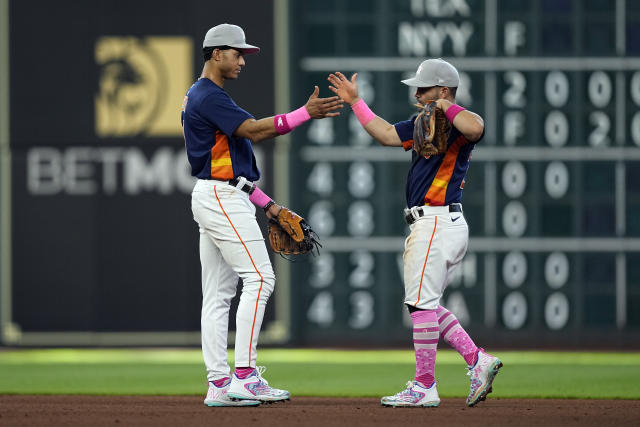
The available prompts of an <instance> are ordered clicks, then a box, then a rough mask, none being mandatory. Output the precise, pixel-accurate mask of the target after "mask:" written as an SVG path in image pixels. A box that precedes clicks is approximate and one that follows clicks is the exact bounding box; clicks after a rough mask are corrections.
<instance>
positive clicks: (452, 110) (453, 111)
mask: <svg viewBox="0 0 640 427" xmlns="http://www.w3.org/2000/svg"><path fill="white" fill-rule="evenodd" d="M463 110H464V108H463V107H461V106H459V105H458V104H451V105H450V106H449V108H447V112H446V113H444V115H445V116H446V117H447V119H449V121H450V122H451V123H453V119H454V118H455V117H456V116H457V115H458V113H460V111H463Z"/></svg>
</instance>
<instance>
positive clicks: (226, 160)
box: [211, 130, 234, 181]
mask: <svg viewBox="0 0 640 427" xmlns="http://www.w3.org/2000/svg"><path fill="white" fill-rule="evenodd" d="M211 178H214V179H220V180H223V181H225V180H227V179H233V178H234V177H233V166H231V153H229V138H227V135H225V134H224V133H222V132H220V131H219V130H218V131H216V143H215V145H214V146H213V147H212V148H211Z"/></svg>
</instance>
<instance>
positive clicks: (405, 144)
mask: <svg viewBox="0 0 640 427" xmlns="http://www.w3.org/2000/svg"><path fill="white" fill-rule="evenodd" d="M412 147H413V139H409V140H407V141H402V148H404V151H409V150H411V148H412Z"/></svg>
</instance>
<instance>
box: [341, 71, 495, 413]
mask: <svg viewBox="0 0 640 427" xmlns="http://www.w3.org/2000/svg"><path fill="white" fill-rule="evenodd" d="M329 81H330V82H331V84H332V86H330V87H329V88H330V89H331V90H332V91H333V92H334V93H336V94H337V95H338V96H340V98H342V99H343V100H344V101H345V102H348V103H349V104H351V107H352V109H353V112H354V113H355V115H356V117H357V118H358V120H359V121H360V123H361V124H362V126H363V127H364V129H365V130H366V131H367V132H368V133H369V134H370V135H371V136H372V137H374V138H375V139H376V140H377V141H378V142H379V143H380V144H382V145H385V146H392V147H404V149H405V150H411V149H412V147H413V148H415V147H414V141H413V140H414V136H413V135H414V120H415V119H416V117H415V116H414V117H413V118H412V119H411V120H405V121H402V122H399V123H396V124H393V125H391V124H389V123H388V122H386V121H385V120H384V119H382V118H381V117H378V116H376V115H375V114H374V113H373V112H372V111H371V110H370V109H369V107H368V106H367V104H366V103H365V102H364V100H363V99H362V98H360V97H359V96H358V85H357V74H354V75H353V76H352V77H351V80H348V79H347V78H346V77H345V76H344V75H343V74H342V73H340V72H336V73H335V74H331V75H329ZM459 82H460V79H459V77H458V71H457V70H456V69H455V68H454V67H453V66H452V65H451V64H449V63H448V62H446V61H443V60H442V59H428V60H426V61H424V62H422V64H420V66H419V68H418V70H417V72H416V75H415V77H414V78H411V79H408V80H403V81H402V83H404V84H406V85H408V86H413V87H416V88H417V89H416V93H415V98H416V100H417V101H418V102H419V103H420V104H421V105H426V104H427V103H428V102H429V101H435V102H436V103H437V107H438V108H440V109H441V110H442V111H443V112H444V114H445V115H446V119H447V120H448V121H449V122H450V123H451V124H452V125H453V126H452V127H451V131H450V134H449V137H448V139H446V143H445V144H443V145H446V147H443V152H442V153H439V154H435V155H431V156H428V157H427V156H421V155H418V154H417V152H416V150H415V149H414V150H413V151H412V160H411V166H410V167H409V174H408V176H407V184H406V198H407V209H405V219H406V221H407V222H408V223H409V224H410V229H411V232H410V234H409V236H408V237H407V239H406V241H405V251H404V255H403V259H404V287H405V301H404V302H405V304H406V305H407V307H408V309H409V312H410V314H411V318H412V321H413V344H414V348H415V358H416V376H415V380H414V381H409V383H408V384H407V388H406V389H405V390H403V391H401V392H399V393H397V394H396V395H394V396H385V397H383V398H382V400H381V403H382V405H384V406H431V407H435V406H438V405H439V403H440V398H439V396H438V391H437V389H436V383H435V381H434V370H435V361H436V349H437V345H438V340H439V337H442V338H443V339H444V340H445V341H446V342H447V343H448V344H450V345H451V346H452V347H453V348H455V349H456V350H457V351H458V352H459V353H460V354H461V355H462V356H463V357H464V360H465V361H466V362H467V364H468V369H469V371H468V375H469V376H470V377H471V390H470V393H469V396H468V397H467V405H469V406H474V405H475V404H476V403H478V402H479V401H481V400H484V399H485V398H486V395H487V394H488V393H490V392H491V384H492V382H493V379H494V377H495V376H496V374H497V373H498V369H500V367H501V366H502V362H500V360H499V359H498V358H496V357H494V356H491V355H490V354H487V353H486V352H485V351H484V350H483V349H481V348H478V347H476V345H475V344H474V342H473V340H472V339H471V338H470V337H469V335H468V334H467V333H466V331H465V330H464V329H463V328H462V327H461V326H460V324H459V323H458V320H457V319H456V318H455V316H454V315H453V314H452V313H451V312H449V311H448V310H447V309H445V308H444V307H442V306H441V305H439V303H440V298H441V297H442V293H443V292H444V289H445V287H446V286H447V283H448V279H449V278H450V277H451V273H452V271H453V270H454V269H455V268H456V266H457V265H458V264H459V263H460V261H461V260H462V258H463V257H464V254H465V253H466V251H467V245H468V241H469V229H468V227H467V222H466V221H465V218H464V215H463V213H462V204H461V201H462V188H463V186H464V177H465V175H466V173H467V169H468V168H469V160H470V158H471V151H472V150H473V148H474V147H475V144H476V143H478V142H479V141H480V140H481V139H482V137H483V136H484V121H483V120H482V118H481V117H480V116H478V115H477V114H475V113H473V112H471V111H468V110H465V109H464V108H463V107H461V106H459V105H457V104H455V95H456V91H457V88H458V84H459ZM445 123H446V122H445ZM443 142H444V141H443Z"/></svg>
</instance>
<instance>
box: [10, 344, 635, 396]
mask: <svg viewBox="0 0 640 427" xmlns="http://www.w3.org/2000/svg"><path fill="white" fill-rule="evenodd" d="M495 354H496V355H497V356H498V357H500V358H501V360H502V361H503V362H504V365H505V366H504V368H503V369H502V370H501V371H500V374H499V375H498V377H497V379H496V381H495V383H494V387H493V389H494V392H493V394H492V396H493V397H501V398H516V397H518V398H586V399H640V353H620V354H618V353H577V352H516V351H497V352H495ZM229 358H230V361H231V363H232V362H233V352H230V354H229ZM258 361H259V363H258V364H260V365H265V366H266V367H267V371H266V373H265V375H264V376H265V378H267V379H268V380H269V382H270V383H271V384H273V385H274V386H275V387H279V388H286V389H288V390H290V391H291V393H292V395H293V396H338V397H380V396H382V395H386V394H393V393H396V392H398V391H400V390H401V389H402V388H403V387H404V385H405V383H406V381H408V380H409V379H411V378H412V377H413V374H414V369H415V366H414V361H413V352H412V351H408V350H407V351H405V350H385V351H349V350H313V349H304V350H298V349H266V350H260V352H259V355H258ZM465 366H466V365H465V363H464V361H463V360H462V358H461V357H460V356H459V355H458V354H457V353H455V352H453V351H448V350H444V351H443V350H441V351H438V359H437V365H436V379H437V380H438V391H439V393H440V396H441V397H465V396H466V395H467V393H468V388H469V383H468V377H467V376H466V375H465V374H466V367H465ZM205 381H206V380H205V374H204V366H203V363H202V356H201V353H200V351H198V350H193V349H188V350H175V349H170V350H165V349H159V350H149V349H144V350H130V349H127V350H120V349H105V350H103V349H97V350H93V349H82V350H74V349H52V350H6V351H0V394H112V395H137V394H149V395H202V394H203V393H204V392H205V390H206V385H205Z"/></svg>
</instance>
